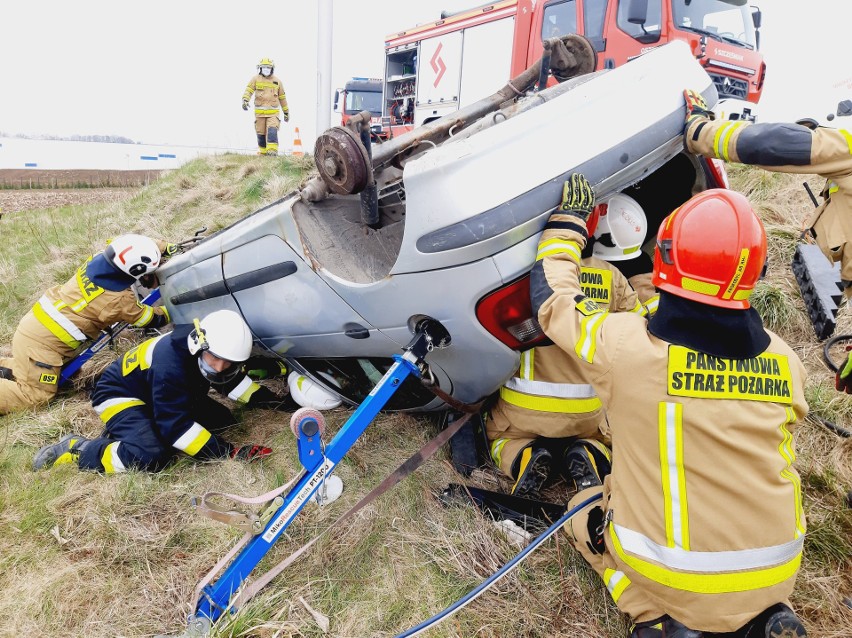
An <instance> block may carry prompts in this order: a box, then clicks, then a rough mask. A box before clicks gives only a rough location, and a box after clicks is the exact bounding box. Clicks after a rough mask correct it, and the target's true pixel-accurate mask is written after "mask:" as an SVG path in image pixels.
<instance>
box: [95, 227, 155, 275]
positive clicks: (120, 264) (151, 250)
mask: <svg viewBox="0 0 852 638" xmlns="http://www.w3.org/2000/svg"><path fill="white" fill-rule="evenodd" d="M104 254H105V255H106V258H107V259H109V260H110V262H111V263H112V265H113V266H115V267H116V268H118V269H119V270H120V271H122V272H124V273H127V274H128V275H130V276H131V277H133V278H134V279H139V278H140V277H142V276H143V275H147V274H149V273H152V272H154V271H155V270H157V267H158V266H159V265H160V249H159V248H157V244H156V243H155V242H154V240H153V239H150V238H149V237H145V236H144V235H120V236H118V237H116V238H115V239H113V240H112V241H111V242H110V243H109V245H108V246H107V247H106V250H105V251H104Z"/></svg>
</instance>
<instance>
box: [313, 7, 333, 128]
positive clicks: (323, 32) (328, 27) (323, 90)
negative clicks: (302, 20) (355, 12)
mask: <svg viewBox="0 0 852 638" xmlns="http://www.w3.org/2000/svg"><path fill="white" fill-rule="evenodd" d="M332 2H333V0H318V2H317V118H316V121H317V129H316V135H317V137H319V136H320V135H321V134H322V133H323V132H324V131H325V130H326V129H327V128H329V127H331V43H332V40H333V33H332V32H333V21H332V16H333V7H332Z"/></svg>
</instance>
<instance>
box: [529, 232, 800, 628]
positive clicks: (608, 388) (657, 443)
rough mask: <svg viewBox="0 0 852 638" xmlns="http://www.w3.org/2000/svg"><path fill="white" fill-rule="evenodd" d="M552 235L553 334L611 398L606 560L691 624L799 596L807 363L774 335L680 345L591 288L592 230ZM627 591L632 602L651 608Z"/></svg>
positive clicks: (545, 318) (547, 271)
mask: <svg viewBox="0 0 852 638" xmlns="http://www.w3.org/2000/svg"><path fill="white" fill-rule="evenodd" d="M557 219H558V217H557ZM568 219H569V218H567V217H566V220H568ZM570 221H572V222H574V221H576V218H570ZM546 242H550V244H549V245H550V246H554V245H556V244H558V245H559V246H560V248H558V249H553V248H551V249H549V250H548V251H545V252H546V253H547V254H546V255H544V257H542V258H540V259H539V260H538V261H537V262H536V264H535V265H534V267H533V270H532V274H531V283H530V292H531V297H532V303H533V310H534V312H535V313H536V315H537V317H538V320H539V322H540V324H541V326H542V328H543V329H544V331H545V333H546V334H547V336H548V337H550V339H552V340H553V341H554V342H555V343H556V344H557V345H558V346H559V347H561V348H562V349H564V350H566V351H569V352H576V353H578V354H580V356H581V357H582V358H583V360H584V361H585V366H586V369H587V371H588V376H589V378H590V382H591V384H592V385H593V386H594V388H595V390H596V391H597V393H598V396H600V398H601V400H602V401H603V403H604V405H606V407H607V420H608V424H609V428H610V433H611V436H612V449H613V466H612V474H611V475H610V476H609V477H607V480H606V481H605V487H604V498H605V503H606V506H605V509H606V510H607V521H608V522H607V533H605V534H604V537H605V541H606V547H607V554H606V556H605V559H606V560H607V561H611V562H612V565H611V567H612V568H613V569H616V570H617V571H619V572H622V573H623V574H625V575H626V576H627V578H628V579H629V581H630V583H631V587H636V588H641V589H642V591H643V593H644V594H646V595H647V596H649V597H651V598H652V599H653V600H654V602H655V606H659V608H660V609H662V610H664V611H665V613H667V614H669V615H671V616H672V617H674V618H677V619H678V620H679V621H680V622H682V623H684V624H685V625H687V626H689V627H695V628H700V629H701V630H703V631H707V632H720V633H721V632H730V631H734V630H735V629H737V628H739V627H740V626H742V625H743V624H744V623H745V622H747V621H748V620H749V619H750V618H752V617H754V616H755V615H756V614H758V613H760V611H762V610H763V609H766V608H768V607H769V606H771V605H772V604H775V603H777V602H779V601H783V600H785V599H786V598H787V597H788V596H789V595H790V593H791V591H792V589H793V584H794V581H795V575H796V572H797V571H798V568H799V565H800V562H801V551H802V539H803V536H804V533H805V529H806V525H805V517H804V511H803V509H802V500H801V485H800V480H799V476H798V473H797V472H796V470H795V469H794V467H793V462H794V460H795V449H794V445H793V436H792V432H793V429H794V427H795V425H796V422H797V421H798V420H800V419H802V418H803V417H804V416H805V415H806V413H807V410H808V408H807V404H806V403H805V399H804V378H805V370H804V367H803V366H802V363H801V361H800V360H799V358H798V357H797V356H796V354H795V353H794V352H793V351H792V350H791V349H790V347H789V346H788V345H787V344H786V343H785V342H784V341H783V340H782V339H780V338H779V337H778V336H776V335H774V334H772V333H771V332H768V331H767V332H768V334H769V336H770V342H769V346H768V347H767V349H766V350H765V351H764V352H763V353H761V354H759V355H758V356H757V357H754V358H752V359H726V358H721V357H713V356H709V355H706V354H704V353H701V352H697V351H694V350H691V349H689V348H686V347H684V346H679V345H676V344H670V343H667V342H665V341H663V340H661V339H659V338H657V337H655V336H654V335H652V334H650V333H649V332H648V330H647V323H646V321H645V320H644V319H642V318H641V317H638V316H636V315H633V314H631V313H611V312H608V311H607V310H606V309H604V308H602V307H600V306H599V305H598V304H596V303H594V302H591V301H590V300H589V299H587V298H586V297H585V296H584V295H583V291H582V289H581V287H580V285H579V259H578V255H579V252H580V249H581V248H582V246H583V243H584V238H583V236H582V235H580V234H579V233H577V232H575V231H573V230H570V229H565V228H562V229H560V228H556V227H554V228H552V229H551V230H546V231H545V232H544V234H543V235H542V243H543V244H544V243H546ZM540 253H541V251H540ZM608 566H610V565H608ZM627 598H628V597H622V599H621V600H620V602H619V605H620V606H622V609H623V610H624V611H625V612H627V613H632V614H633V615H638V614H641V612H642V610H641V609H632V608H629V601H628V602H625V600H626V599H627Z"/></svg>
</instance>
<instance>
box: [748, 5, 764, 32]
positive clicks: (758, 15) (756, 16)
mask: <svg viewBox="0 0 852 638" xmlns="http://www.w3.org/2000/svg"><path fill="white" fill-rule="evenodd" d="M751 21H752V22H753V23H754V28H755V29H759V28H760V25H761V23H762V22H763V13H762V12H761V11H760V9H758V8H757V7H752V12H751Z"/></svg>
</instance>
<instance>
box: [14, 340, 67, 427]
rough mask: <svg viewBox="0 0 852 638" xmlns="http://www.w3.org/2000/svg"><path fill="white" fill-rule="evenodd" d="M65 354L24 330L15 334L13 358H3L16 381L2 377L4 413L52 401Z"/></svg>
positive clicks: (57, 386)
mask: <svg viewBox="0 0 852 638" xmlns="http://www.w3.org/2000/svg"><path fill="white" fill-rule="evenodd" d="M62 363H63V360H62V355H60V354H59V353H57V352H55V351H53V350H51V349H50V348H49V347H46V346H45V345H44V344H42V343H40V342H38V341H36V340H35V339H31V338H30V337H27V336H26V335H24V334H22V333H21V332H20V331H16V332H15V335H14V336H13V337H12V357H11V358H0V366H2V367H4V368H11V369H12V375H13V376H14V377H15V379H14V380H9V379H0V415H2V414H8V413H10V412H14V411H15V410H21V409H23V408H28V407H33V406H37V405H42V404H44V403H47V402H48V401H50V400H51V399H52V398H53V397H54V396H55V395H56V391H57V389H58V388H59V372H60V371H61V369H62Z"/></svg>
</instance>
